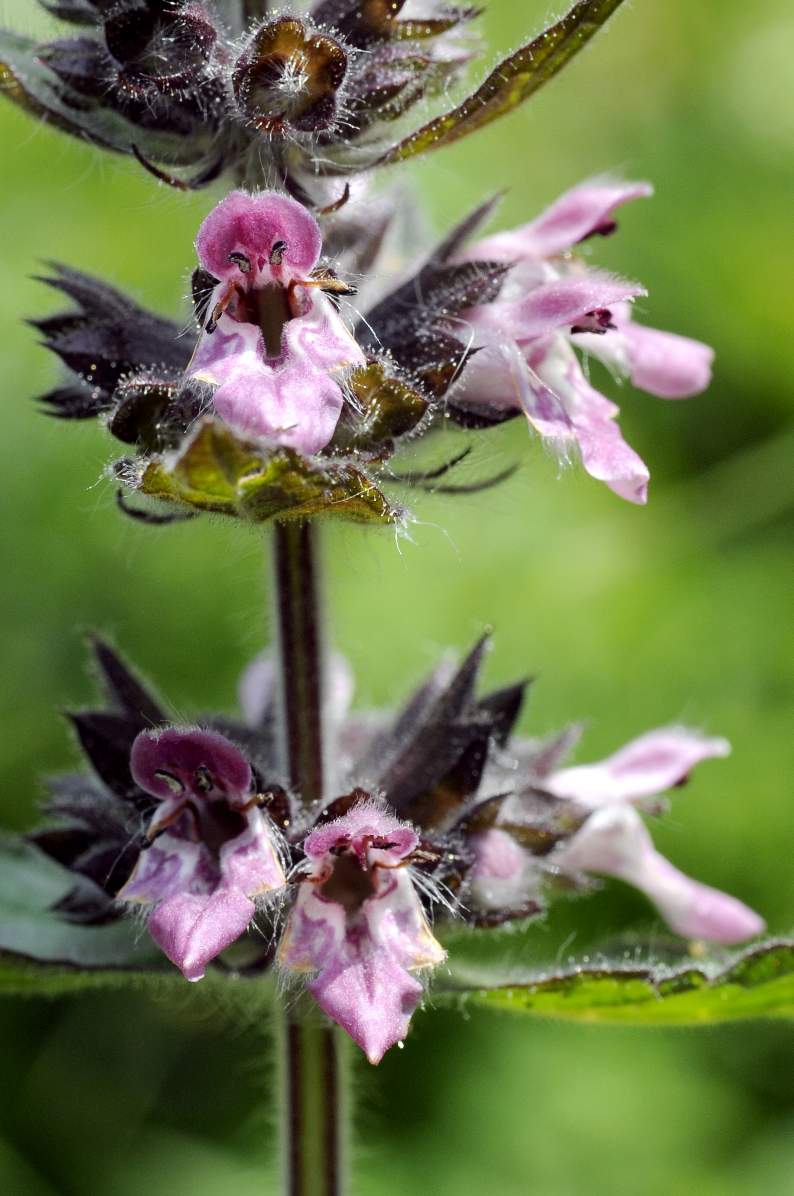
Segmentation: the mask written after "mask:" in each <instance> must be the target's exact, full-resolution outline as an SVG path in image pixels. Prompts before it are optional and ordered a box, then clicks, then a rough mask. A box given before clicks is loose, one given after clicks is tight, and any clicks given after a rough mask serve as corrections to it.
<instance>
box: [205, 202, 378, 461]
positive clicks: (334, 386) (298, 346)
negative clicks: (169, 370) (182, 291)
mask: <svg viewBox="0 0 794 1196" xmlns="http://www.w3.org/2000/svg"><path fill="white" fill-rule="evenodd" d="M321 248H322V238H321V234H320V229H319V226H318V224H317V221H316V220H315V219H314V217H313V216H312V215H311V213H310V212H308V211H307V210H306V209H305V208H304V207H302V206H301V204H299V203H297V202H296V201H295V200H293V199H288V198H287V197H286V196H283V195H278V194H277V193H275V192H272V191H268V192H263V193H262V194H260V195H246V194H245V193H244V192H242V191H234V192H232V194H231V195H227V196H226V198H225V199H223V200H221V202H220V203H219V204H218V206H217V207H216V208H215V209H214V210H213V211H212V212H210V214H209V216H208V217H207V218H206V220H205V221H204V223H203V224H202V225H201V228H200V229H199V232H198V236H197V238H196V251H197V253H198V257H199V261H200V262H201V264H202V266H203V267H204V269H205V270H208V271H209V272H210V274H211V275H213V276H214V277H215V278H217V279H218V280H219V281H218V285H217V287H216V288H215V290H214V291H213V293H212V297H211V299H210V302H209V307H208V312H209V319H208V321H207V322H206V324H205V327H204V330H203V332H202V336H201V339H200V341H199V343H198V346H197V348H196V352H195V354H194V356H193V360H192V361H191V363H190V367H189V370H188V374H189V376H190V377H193V378H196V379H198V380H199V381H204V382H208V383H210V384H212V385H214V386H216V387H217V389H216V390H215V392H214V395H213V403H214V406H215V410H216V411H217V413H218V415H220V416H221V418H222V419H224V420H225V421H226V422H227V423H228V424H229V425H230V426H231V427H232V428H234V429H235V430H236V431H238V432H240V433H241V434H243V435H246V436H253V437H261V438H263V439H265V440H269V441H272V442H273V443H275V444H278V445H284V446H286V447H288V448H292V449H295V450H296V451H297V452H300V453H306V454H311V453H316V452H319V450H320V449H322V448H324V447H325V445H326V444H328V442H329V440H330V439H331V437H332V436H333V433H334V429H335V427H336V424H337V420H338V419H339V414H340V412H341V410H342V404H343V401H344V392H343V389H342V388H343V384H344V380H345V376H346V374H347V373H348V372H349V371H350V370H351V369H353V368H354V367H355V366H358V365H361V364H363V362H364V355H363V353H362V352H361V349H360V348H359V347H358V345H357V344H356V342H355V340H354V339H353V337H352V335H351V333H350V332H349V331H348V329H347V327H346V326H345V324H344V322H343V321H342V319H341V317H340V316H339V315H338V313H337V312H336V310H335V308H334V307H333V305H332V304H331V302H330V301H329V300H328V298H327V297H326V296H325V295H324V294H323V293H322V288H323V287H324V286H325V287H332V289H339V288H337V287H335V286H334V285H333V282H332V280H331V279H330V276H329V275H328V274H327V273H323V272H322V271H321V272H319V273H318V272H317V271H316V269H315V268H316V267H317V263H318V260H319V257H320V250H321Z"/></svg>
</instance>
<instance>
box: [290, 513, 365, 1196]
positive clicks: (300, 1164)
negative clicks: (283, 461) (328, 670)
mask: <svg viewBox="0 0 794 1196" xmlns="http://www.w3.org/2000/svg"><path fill="white" fill-rule="evenodd" d="M317 555H318V553H317V543H316V532H315V530H314V528H313V527H312V525H311V524H310V523H302V524H299V523H283V524H282V523H277V524H276V527H275V531H274V577H275V593H276V627H277V633H278V648H279V678H280V694H281V730H282V734H281V743H282V763H283V766H284V771H285V773H286V775H287V777H288V779H289V783H290V787H291V789H292V791H293V793H294V794H295V795H296V797H299V799H300V801H301V802H302V804H303V806H304V809H308V808H310V807H311V806H312V805H313V804H314V803H316V802H317V801H319V799H320V798H321V797H322V796H323V794H324V775H325V774H324V742H323V673H324V670H323V621H322V614H321V600H320V578H319V566H318V560H317ZM279 1017H280V1024H279V1042H278V1046H279V1051H278V1054H279V1058H280V1070H281V1076H280V1086H281V1092H282V1121H281V1127H282V1160H283V1174H284V1189H283V1190H284V1194H285V1196H342V1193H343V1189H344V1185H343V1155H344V1143H345V1141H346V1121H347V1102H346V1093H345V1090H344V1079H343V1074H342V1073H343V1064H344V1060H343V1058H342V1056H341V1054H340V1052H341V1050H342V1049H343V1048H342V1044H340V1042H339V1041H338V1035H337V1034H336V1033H335V1031H334V1030H333V1028H331V1027H330V1026H329V1025H328V1023H327V1021H326V1020H325V1019H324V1018H323V1016H322V1015H321V1014H320V1012H319V1010H318V1009H317V1007H316V1006H315V1005H314V1003H313V1002H312V1001H311V1000H310V999H309V998H308V997H307V996H302V997H301V998H300V999H299V1000H297V1001H296V1002H294V1003H293V1004H290V1005H289V1006H285V1007H282V1008H281V1010H280V1013H279Z"/></svg>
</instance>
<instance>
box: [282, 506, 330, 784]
mask: <svg viewBox="0 0 794 1196" xmlns="http://www.w3.org/2000/svg"><path fill="white" fill-rule="evenodd" d="M274 535H275V552H274V555H275V562H274V566H275V567H274V574H275V582H276V620H277V628H278V646H279V676H280V685H281V721H282V732H283V734H282V752H283V760H282V764H283V765H284V768H285V771H286V773H287V776H288V777H289V782H290V785H291V786H292V788H293V790H294V791H295V792H296V793H297V794H299V795H300V798H301V800H302V802H303V804H304V806H307V807H308V806H310V805H311V804H312V803H313V802H316V801H318V800H319V799H320V798H321V797H322V796H323V789H324V785H323V778H324V744H323V671H324V670H323V643H322V638H323V627H322V615H321V610H320V602H321V599H320V578H319V567H318V560H317V555H318V554H317V543H316V538H315V537H316V533H315V531H314V529H313V527H312V525H311V523H277V524H276V528H275V533H274Z"/></svg>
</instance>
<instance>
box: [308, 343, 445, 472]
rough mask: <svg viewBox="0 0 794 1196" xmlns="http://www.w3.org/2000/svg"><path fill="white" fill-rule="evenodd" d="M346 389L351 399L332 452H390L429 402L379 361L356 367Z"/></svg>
mask: <svg viewBox="0 0 794 1196" xmlns="http://www.w3.org/2000/svg"><path fill="white" fill-rule="evenodd" d="M347 389H348V390H349V392H350V396H351V401H350V402H348V403H346V404H345V406H344V409H343V411H342V414H341V416H340V418H339V423H338V424H337V425H336V430H335V432H334V436H333V440H332V441H331V443H330V444H329V446H328V449H327V451H328V452H330V453H350V452H361V453H368V452H372V453H376V454H384V453H385V454H388V453H390V452H391V451H392V450H393V448H394V445H393V441H394V439H396V438H397V437H399V436H405V435H406V433H408V432H412V431H413V430H414V429H415V428H416V427H417V425H418V424H419V423H420V422H421V420H422V418H423V417H424V415H425V412H426V411H427V408H428V405H429V404H428V401H427V399H426V398H424V397H423V396H422V395H421V394H419V392H418V391H417V390H414V389H413V387H411V386H409V385H408V384H407V383H406V382H403V381H402V380H401V379H399V378H395V377H393V376H392V375H390V374H388V373H387V371H386V367H385V366H384V365H383V363H382V362H380V361H371V362H369V363H368V364H367V365H365V366H361V367H360V368H359V369H357V370H354V371H353V373H352V374H351V375H350V377H349V379H348V381H347Z"/></svg>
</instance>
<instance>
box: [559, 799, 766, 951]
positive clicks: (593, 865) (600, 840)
mask: <svg viewBox="0 0 794 1196" xmlns="http://www.w3.org/2000/svg"><path fill="white" fill-rule="evenodd" d="M552 862H553V863H555V864H556V865H557V866H558V867H559V868H560V869H561V870H562V871H563V872H567V873H573V874H576V873H579V872H596V873H600V874H603V875H605V876H615V877H617V878H618V879H619V880H624V881H626V882H627V883H628V884H630V885H633V886H634V887H635V888H637V889H639V890H640V891H641V892H643V893H645V895H646V896H647V897H648V898H649V899H650V900H651V901H652V902H653V903H654V905H655V906H656V907H657V909H658V910H659V912H660V914H661V915H662V917H663V918H664V919H665V921H666V922H667V924H668V926H670V928H671V929H672V930H674V931H675V932H676V933H677V934H681V935H684V937H686V938H704V939H711V940H713V941H714V942H717V943H739V942H741V941H742V940H743V939H747V938H751V937H752V936H753V935H755V934H760V932H761V931H762V930H763V929H764V922H763V920H762V919H761V918H760V917H759V916H758V914H756V913H755V912H754V911H753V910H751V909H749V908H748V906H746V905H744V904H743V903H742V902H741V901H738V900H737V899H736V898H735V897H730V896H729V895H728V894H727V893H721V892H720V891H719V890H718V889H712V888H710V887H709V886H708V885H703V884H701V883H700V882H699V881H696V880H692V879H690V877H688V876H685V875H684V873H683V872H679V870H678V869H677V868H675V867H674V866H673V865H672V864H671V863H670V862H669V860H666V859H665V858H664V856H662V855H660V854H659V852H658V851H657V850H656V848H655V847H654V845H653V842H652V840H651V836H650V834H649V833H648V830H647V828H646V826H645V824H644V822H643V821H642V819H641V817H640V815H639V814H638V813H637V811H636V810H634V809H633V808H632V807H631V806H630V805H627V804H626V803H619V804H614V805H608V806H604V807H602V808H601V809H598V810H596V811H595V813H593V814H591V815H590V816H589V818H588V819H587V821H586V822H585V823H584V825H583V826H582V827H581V828H580V829H579V830H578V831H577V832H576V834H575V835H574V836H573V837H572V838H571V839H570V840H569V842H568V843H566V844H565V846H564V847H562V848H561V849H558V851H557V852H556V853H555V854H554V856H553V857H552Z"/></svg>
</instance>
